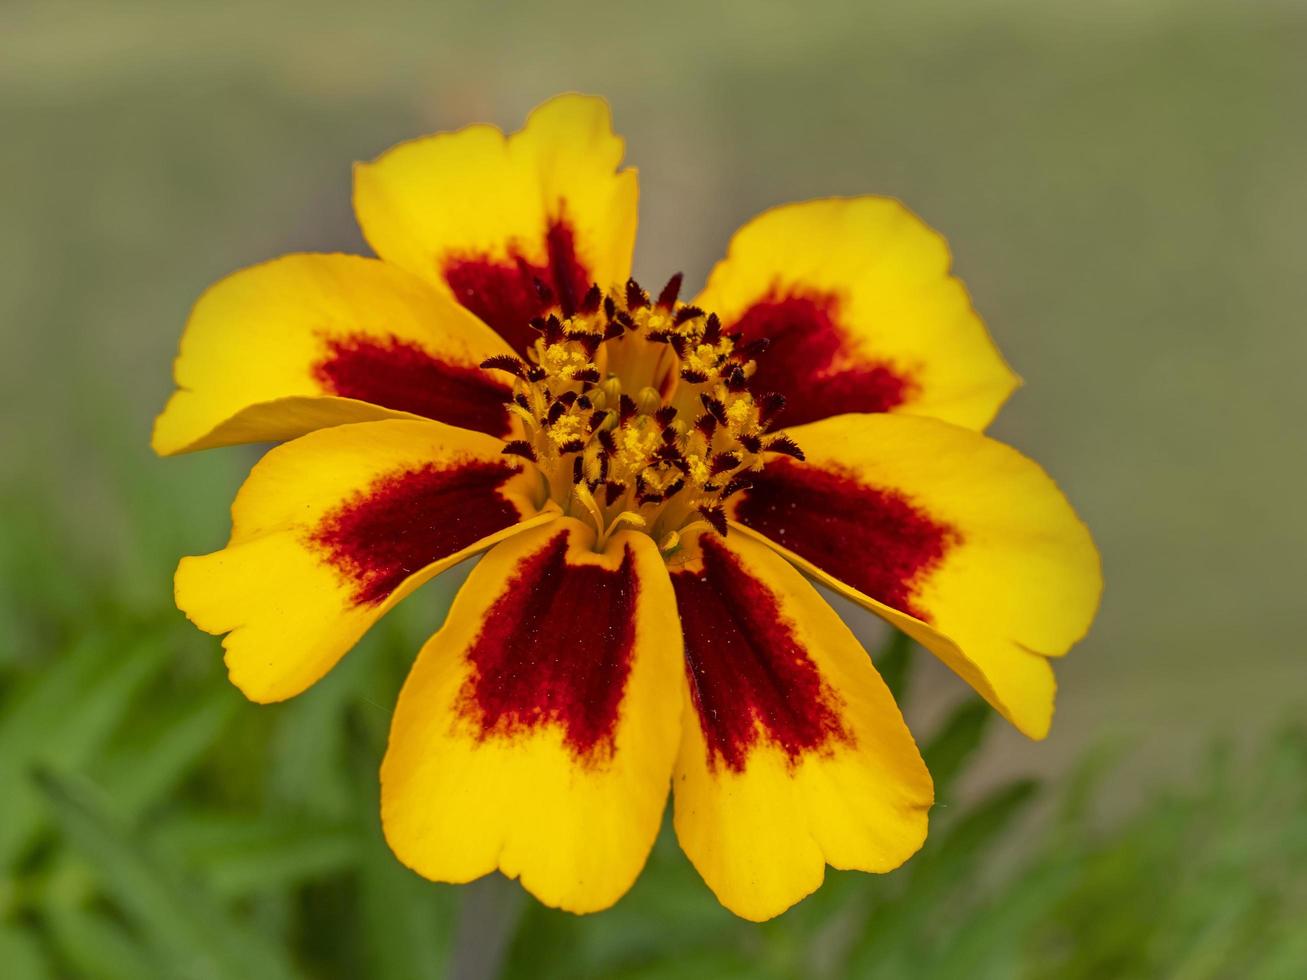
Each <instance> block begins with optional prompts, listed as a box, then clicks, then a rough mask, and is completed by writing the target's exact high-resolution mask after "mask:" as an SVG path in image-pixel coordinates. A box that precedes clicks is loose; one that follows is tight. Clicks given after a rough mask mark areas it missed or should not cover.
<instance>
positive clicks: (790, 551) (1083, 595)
mask: <svg viewBox="0 0 1307 980" xmlns="http://www.w3.org/2000/svg"><path fill="white" fill-rule="evenodd" d="M790 434H791V435H792V437H793V438H794V441H795V442H797V443H798V444H799V446H800V447H801V448H802V449H803V451H804V453H805V454H806V455H807V462H803V463H800V462H797V461H795V460H792V459H789V458H785V457H775V458H773V459H771V460H770V461H769V462H768V463H767V465H766V467H765V469H763V471H762V472H760V473H757V474H753V482H754V485H753V487H752V489H750V490H749V491H747V492H746V493H743V494H740V495H739V497H738V498H737V499H735V500H734V501H733V502H732V505H731V516H732V517H733V519H734V520H735V521H736V522H738V523H739V524H740V525H742V526H744V527H745V528H747V529H749V530H750V531H751V533H754V534H757V535H759V536H761V537H763V538H764V539H765V540H767V541H768V542H769V543H771V544H772V545H773V546H775V547H776V548H778V550H780V551H782V553H784V554H785V555H786V556H787V557H789V558H791V559H792V560H794V561H795V562H797V563H798V564H799V565H800V567H802V568H804V569H805V570H807V571H810V572H811V573H812V574H814V575H816V576H817V577H818V578H819V579H821V580H822V581H824V582H826V583H827V584H828V585H830V586H832V587H833V588H835V589H837V590H839V591H840V592H842V593H843V594H845V595H847V596H848V597H850V598H851V599H853V600H855V601H857V602H860V603H862V604H863V605H865V606H867V607H868V608H870V609H871V610H873V611H874V612H877V613H879V614H880V615H882V616H883V617H884V618H886V619H888V620H889V621H890V622H892V623H894V624H895V625H896V626H898V627H899V628H901V629H903V630H905V631H906V632H907V633H909V634H910V635H912V636H913V637H915V638H916V639H917V640H918V641H920V642H921V643H922V644H923V645H925V646H927V647H929V648H930V649H931V650H932V651H934V652H935V653H936V654H937V655H938V656H939V657H940V658H941V659H942V660H943V661H944V662H945V663H946V664H948V665H949V666H950V667H951V668H953V670H955V671H956V672H957V673H958V674H960V675H961V676H962V677H963V678H965V679H966V680H967V681H968V682H969V683H970V684H971V685H972V686H973V687H975V688H976V690H977V691H979V692H980V694H981V695H983V696H984V697H985V698H986V699H987V700H988V701H989V702H990V703H991V704H992V705H993V706H994V707H995V708H997V709H998V710H999V711H1000V712H1002V713H1003V714H1004V715H1005V716H1006V717H1007V718H1008V719H1009V720H1010V721H1011V722H1012V723H1013V724H1014V725H1016V727H1017V728H1019V729H1020V730H1021V731H1023V732H1024V733H1025V734H1027V735H1029V736H1031V737H1032V738H1042V737H1044V735H1046V734H1047V732H1048V727H1049V723H1050V721H1051V720H1052V714H1053V694H1054V686H1055V685H1054V680H1053V671H1052V668H1051V667H1050V666H1049V664H1048V662H1047V660H1046V659H1045V658H1047V657H1053V656H1058V655H1060V654H1063V653H1065V652H1066V651H1067V650H1068V649H1069V648H1070V647H1071V645H1072V644H1074V643H1075V642H1076V641H1078V640H1079V639H1080V638H1081V637H1083V636H1084V634H1085V633H1086V632H1087V631H1088V629H1089V624H1090V622H1091V621H1092V620H1093V617H1094V613H1095V611H1096V609H1097V607H1098V599H1099V594H1100V592H1101V591H1102V576H1101V571H1100V568H1099V560H1098V552H1097V551H1096V550H1095V548H1094V543H1093V540H1092V539H1091V538H1090V536H1089V531H1088V530H1087V529H1086V528H1085V526H1084V524H1083V523H1082V522H1081V521H1080V519H1079V518H1078V517H1077V516H1076V514H1075V511H1073V510H1072V509H1071V505H1070V504H1069V503H1067V501H1066V498H1065V497H1064V496H1063V495H1062V493H1061V491H1060V490H1058V488H1057V486H1056V484H1054V483H1053V481H1052V480H1051V479H1049V477H1048V476H1047V474H1045V473H1044V471H1043V470H1041V469H1040V468H1039V467H1038V466H1037V465H1036V464H1035V463H1033V462H1031V461H1030V460H1028V459H1026V458H1025V457H1024V456H1022V455H1021V454H1020V453H1018V452H1016V451H1015V450H1013V449H1011V448H1009V447H1007V446H1005V445H1003V444H1002V443H999V442H995V441H994V440H992V439H988V438H986V437H985V436H982V435H979V434H978V433H975V432H972V431H970V430H968V429H963V428H961V427H958V426H953V425H949V424H947V423H944V422H939V421H937V420H934V419H926V418H914V417H911V416H898V415H846V416H841V417H838V418H833V419H826V420H824V421H822V422H815V423H813V424H812V425H805V426H799V427H797V428H795V429H792V430H790Z"/></svg>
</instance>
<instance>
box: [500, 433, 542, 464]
mask: <svg viewBox="0 0 1307 980" xmlns="http://www.w3.org/2000/svg"><path fill="white" fill-rule="evenodd" d="M500 452H502V453H503V454H504V455H505V456H521V457H522V458H524V459H529V460H531V462H533V463H534V462H535V461H536V451H535V449H534V448H532V446H531V443H529V442H527V441H526V440H525V439H514V440H512V441H511V442H506V443H504V448H503V449H501V450H500Z"/></svg>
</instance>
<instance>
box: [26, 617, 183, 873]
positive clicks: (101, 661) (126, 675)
mask: <svg viewBox="0 0 1307 980" xmlns="http://www.w3.org/2000/svg"><path fill="white" fill-rule="evenodd" d="M168 653H169V647H168V645H167V644H166V643H165V642H164V641H163V639H162V637H161V636H158V635H156V636H154V637H150V638H147V639H146V640H144V641H137V642H135V643H133V644H130V645H129V644H126V643H120V642H119V640H118V638H117V637H116V636H114V635H113V634H110V635H108V636H105V637H94V638H88V639H87V640H85V641H83V642H82V643H81V644H79V645H78V646H77V647H76V648H74V650H73V651H72V652H71V653H70V654H68V655H67V656H65V657H63V658H61V659H60V660H58V661H57V662H56V663H55V664H54V665H53V666H51V667H50V668H49V669H47V670H46V671H45V672H44V673H43V674H41V675H40V676H39V677H37V678H35V679H34V680H33V681H32V682H31V683H30V684H29V685H28V686H27V688H25V689H24V690H22V691H20V692H19V693H18V694H17V695H16V696H15V697H14V699H13V701H12V703H10V704H8V705H6V707H5V710H4V712H3V715H2V716H0V745H3V746H4V752H3V753H0V799H2V800H4V807H5V819H4V820H3V821H0V867H4V866H7V865H10V864H12V862H13V861H14V860H15V859H16V858H17V857H18V856H19V855H20V854H21V853H22V851H23V850H24V849H25V848H26V847H27V845H28V844H29V843H30V842H31V840H32V839H33V837H34V836H35V834H36V833H37V832H38V831H39V829H40V824H41V806H40V804H39V802H38V800H37V797H36V794H35V792H34V790H33V787H32V784H31V782H30V781H29V780H28V778H27V773H28V772H30V771H31V769H32V768H33V767H36V766H40V765H45V766H51V767H54V768H58V769H61V770H70V769H77V768H80V767H81V766H83V765H85V764H86V763H87V762H89V761H90V759H91V758H92V757H93V755H94V754H95V752H96V751H97V750H98V749H100V748H101V747H102V746H103V744H104V743H105V741H107V739H108V738H109V736H110V735H111V734H112V733H113V732H114V730H115V729H116V728H117V727H118V725H119V723H120V722H121V721H122V719H123V718H124V717H125V716H126V715H127V713H128V712H129V711H130V710H131V708H132V706H133V704H134V702H135V699H136V696H137V695H138V694H139V693H140V691H141V690H142V688H143V687H144V686H145V684H146V683H147V682H148V681H149V680H150V679H151V678H153V677H154V676H155V675H156V674H158V672H159V671H160V670H161V669H162V667H163V666H164V664H165V663H166V662H167V658H168Z"/></svg>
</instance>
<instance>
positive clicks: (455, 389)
mask: <svg viewBox="0 0 1307 980" xmlns="http://www.w3.org/2000/svg"><path fill="white" fill-rule="evenodd" d="M326 346H327V353H326V356H325V357H323V359H322V360H320V361H318V363H317V364H315V365H314V366H313V377H314V379H315V380H316V381H317V382H318V383H319V384H321V385H322V387H323V388H324V389H326V390H327V391H329V392H330V393H331V394H333V395H339V396H340V397H342V398H357V399H359V400H360V401H365V402H371V403H372V404H373V405H380V406H382V407H383V408H393V409H395V410H396V411H401V412H412V413H413V414H414V415H421V416H423V417H424V418H429V419H435V420H436V421H437V422H446V423H448V424H450V425H459V426H462V427H463V428H465V429H475V430H476V431H478V432H485V433H488V434H490V435H492V436H499V437H501V438H502V437H503V436H506V435H507V434H508V432H509V428H510V426H509V416H508V410H507V408H506V407H505V403H506V402H507V401H508V399H509V398H511V397H512V394H513V393H512V390H511V389H509V388H508V387H506V386H505V385H503V384H500V383H499V382H498V381H496V380H495V379H494V378H492V377H491V376H490V375H488V374H486V372H484V371H482V370H481V369H480V368H478V367H472V366H468V365H462V364H451V363H449V362H447V361H442V360H440V359H439V358H437V357H435V356H433V355H431V354H429V353H427V352H426V351H425V350H423V349H422V348H421V347H420V346H418V345H417V344H414V343H411V342H409V341H404V340H398V339H395V338H390V339H388V340H385V341H381V340H377V339H376V338H374V337H368V336H366V335H362V334H358V335H351V336H348V337H330V338H328V339H327V341H326Z"/></svg>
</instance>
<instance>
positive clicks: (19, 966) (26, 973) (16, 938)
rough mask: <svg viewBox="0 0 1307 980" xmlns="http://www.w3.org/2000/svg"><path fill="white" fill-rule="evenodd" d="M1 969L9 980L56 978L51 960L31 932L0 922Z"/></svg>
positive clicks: (45, 979)
mask: <svg viewBox="0 0 1307 980" xmlns="http://www.w3.org/2000/svg"><path fill="white" fill-rule="evenodd" d="M0 967H3V969H4V976H5V977H6V978H7V980H47V978H51V980H52V978H53V977H54V976H55V972H54V970H53V968H52V967H51V965H50V960H49V958H48V957H47V956H46V954H45V950H43V949H42V948H41V944H40V943H38V942H37V941H36V938H35V937H34V936H33V934H32V933H31V932H29V931H28V930H26V929H23V928H22V927H21V926H18V925H9V924H5V923H3V922H0Z"/></svg>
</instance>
